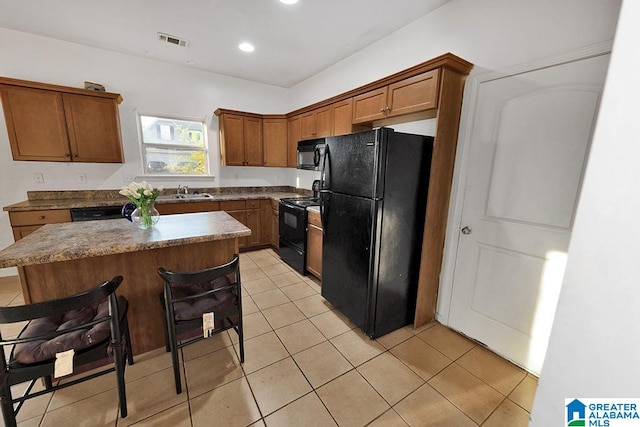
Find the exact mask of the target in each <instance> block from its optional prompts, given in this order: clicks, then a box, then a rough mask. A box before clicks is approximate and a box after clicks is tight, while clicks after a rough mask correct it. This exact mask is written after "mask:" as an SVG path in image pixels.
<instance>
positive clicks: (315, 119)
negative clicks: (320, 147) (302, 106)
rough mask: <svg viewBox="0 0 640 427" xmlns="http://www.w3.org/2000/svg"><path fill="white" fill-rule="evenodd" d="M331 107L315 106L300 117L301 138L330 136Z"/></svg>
mask: <svg viewBox="0 0 640 427" xmlns="http://www.w3.org/2000/svg"><path fill="white" fill-rule="evenodd" d="M331 127H332V120H331V107H330V106H326V107H322V108H317V109H315V110H313V111H309V112H308V113H304V114H302V116H301V117H300V128H301V139H314V138H322V137H324V136H331V131H332V129H331Z"/></svg>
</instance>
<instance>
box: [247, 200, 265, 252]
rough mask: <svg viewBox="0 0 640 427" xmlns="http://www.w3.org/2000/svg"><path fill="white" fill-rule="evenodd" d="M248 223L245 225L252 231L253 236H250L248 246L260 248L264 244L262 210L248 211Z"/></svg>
mask: <svg viewBox="0 0 640 427" xmlns="http://www.w3.org/2000/svg"><path fill="white" fill-rule="evenodd" d="M246 218H247V219H246V222H245V223H244V225H246V226H247V227H249V228H250V229H251V236H248V237H247V238H246V239H247V246H249V247H251V246H260V245H261V244H262V227H261V223H260V209H247V216H246Z"/></svg>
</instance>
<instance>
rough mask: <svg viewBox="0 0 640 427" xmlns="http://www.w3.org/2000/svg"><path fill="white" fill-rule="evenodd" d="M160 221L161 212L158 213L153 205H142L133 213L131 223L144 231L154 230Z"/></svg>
mask: <svg viewBox="0 0 640 427" xmlns="http://www.w3.org/2000/svg"><path fill="white" fill-rule="evenodd" d="M159 219H160V212H158V210H157V209H156V207H155V205H154V204H153V203H149V204H145V205H140V206H138V207H136V209H135V210H134V211H133V212H131V222H133V223H134V224H136V225H137V226H138V228H141V229H143V230H148V229H150V228H153V226H154V225H156V223H157V222H158V220H159Z"/></svg>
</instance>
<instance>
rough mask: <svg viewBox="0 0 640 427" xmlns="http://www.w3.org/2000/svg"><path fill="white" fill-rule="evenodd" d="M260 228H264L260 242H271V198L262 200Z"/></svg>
mask: <svg viewBox="0 0 640 427" xmlns="http://www.w3.org/2000/svg"><path fill="white" fill-rule="evenodd" d="M260 228H261V229H262V236H261V237H262V238H261V241H260V243H261V244H263V245H269V244H271V241H272V238H271V231H272V230H271V199H264V200H260Z"/></svg>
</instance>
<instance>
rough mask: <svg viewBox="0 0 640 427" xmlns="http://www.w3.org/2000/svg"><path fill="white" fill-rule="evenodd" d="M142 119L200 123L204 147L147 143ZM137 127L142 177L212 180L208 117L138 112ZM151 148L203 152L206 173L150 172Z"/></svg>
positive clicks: (172, 131)
mask: <svg viewBox="0 0 640 427" xmlns="http://www.w3.org/2000/svg"><path fill="white" fill-rule="evenodd" d="M142 117H151V118H154V119H158V120H167V121H171V120H180V121H188V122H194V123H200V124H201V126H202V140H203V146H202V147H188V146H184V147H182V146H179V145H176V144H174V143H167V144H163V143H161V142H145V140H144V132H143V128H142ZM136 126H137V130H138V141H139V149H140V161H141V166H142V175H143V176H145V177H147V178H151V177H164V178H166V177H189V178H210V177H211V176H212V175H211V161H210V159H209V154H210V151H209V138H208V128H207V117H206V116H205V117H189V116H178V115H173V114H157V113H144V112H140V111H136ZM174 132H175V130H174V129H173V128H172V129H171V133H172V134H173V133H174ZM149 147H155V148H160V149H176V150H178V151H181V150H184V151H186V152H194V151H195V152H202V157H203V161H204V173H201V174H196V173H170V172H159V173H158V172H149V171H148V170H147V163H149V162H151V161H153V160H148V159H147V154H146V153H147V151H146V149H148V148H149Z"/></svg>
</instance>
